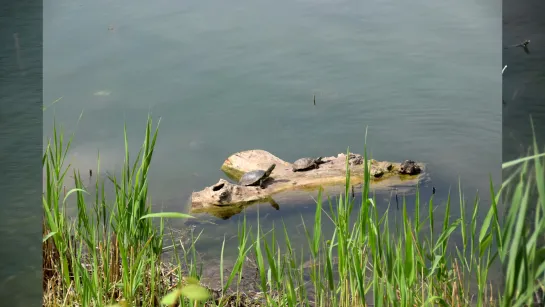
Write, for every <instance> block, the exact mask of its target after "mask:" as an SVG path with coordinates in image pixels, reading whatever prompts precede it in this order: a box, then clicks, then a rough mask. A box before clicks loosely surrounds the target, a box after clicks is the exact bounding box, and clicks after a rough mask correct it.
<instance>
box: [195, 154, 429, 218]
mask: <svg viewBox="0 0 545 307" xmlns="http://www.w3.org/2000/svg"><path fill="white" fill-rule="evenodd" d="M346 160H347V156H346V154H342V153H341V154H338V155H337V156H332V157H325V158H323V159H322V163H321V164H320V165H319V167H318V168H317V169H311V170H307V171H298V172H293V170H292V164H291V163H289V162H286V161H284V160H282V159H280V158H278V157H276V156H274V155H273V154H271V153H269V152H267V151H264V150H248V151H242V152H238V153H235V154H233V155H231V156H230V157H229V158H227V159H226V160H225V162H224V163H223V165H222V167H221V169H222V171H224V172H225V173H226V174H227V175H228V177H230V178H232V179H234V180H236V181H237V182H238V179H239V178H240V177H241V176H242V174H244V173H246V172H248V171H252V170H258V169H260V170H265V169H267V168H268V167H269V166H270V165H271V164H273V163H274V164H276V168H275V169H274V171H273V172H272V174H271V176H270V178H268V180H266V182H265V184H264V188H261V187H259V186H257V187H254V186H241V185H238V184H237V183H231V182H229V181H227V180H224V179H220V180H219V181H218V183H216V184H214V185H212V186H210V187H207V188H205V189H203V190H201V191H198V192H193V193H192V195H191V212H193V213H195V212H197V213H198V212H206V211H209V210H213V211H226V212H227V211H229V212H231V211H232V209H235V208H239V209H240V210H238V209H237V210H235V211H241V210H242V208H243V207H246V206H248V205H250V204H253V203H264V202H269V203H271V204H272V205H273V207H275V208H277V206H278V205H275V201H274V200H273V199H272V197H271V196H272V195H274V194H278V193H280V192H286V191H293V190H315V189H317V188H319V187H324V186H336V185H337V186H338V185H344V184H345V182H346ZM363 160H364V159H363V157H362V156H361V155H358V154H352V153H351V154H350V157H349V165H348V168H349V169H350V174H351V178H350V182H351V184H352V185H355V184H360V183H362V181H363V173H364V165H363ZM368 162H369V169H370V172H371V179H372V182H373V183H377V182H383V183H385V182H387V181H389V180H391V179H394V178H397V180H393V181H395V182H400V180H401V179H408V180H409V181H412V183H414V184H416V182H417V180H418V177H419V176H420V175H421V174H422V172H421V171H422V170H423V169H424V165H423V164H421V163H413V164H412V167H409V168H407V167H405V168H404V167H402V166H403V163H392V162H384V161H383V162H380V161H376V160H373V159H371V160H370V161H368ZM406 162H407V161H406ZM409 163H411V162H410V161H409ZM415 169H416V172H417V173H418V174H417V175H412V176H409V175H403V174H402V173H403V172H404V171H406V170H409V171H415ZM400 176H401V178H400ZM403 177H404V178H403ZM382 186H385V185H382ZM226 207H229V208H226ZM228 215H231V214H228Z"/></svg>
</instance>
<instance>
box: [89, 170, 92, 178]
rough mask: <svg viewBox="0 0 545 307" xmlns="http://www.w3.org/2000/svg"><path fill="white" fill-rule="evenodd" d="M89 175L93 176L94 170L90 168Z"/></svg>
mask: <svg viewBox="0 0 545 307" xmlns="http://www.w3.org/2000/svg"><path fill="white" fill-rule="evenodd" d="M89 177H93V170H92V169H89Z"/></svg>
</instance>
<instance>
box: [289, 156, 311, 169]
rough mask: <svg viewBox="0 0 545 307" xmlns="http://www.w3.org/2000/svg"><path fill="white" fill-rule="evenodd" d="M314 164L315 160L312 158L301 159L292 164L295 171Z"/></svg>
mask: <svg viewBox="0 0 545 307" xmlns="http://www.w3.org/2000/svg"><path fill="white" fill-rule="evenodd" d="M315 162H316V159H314V158H301V159H299V160H297V161H295V162H293V169H295V170H303V169H306V168H308V167H310V166H312V165H314V163H315Z"/></svg>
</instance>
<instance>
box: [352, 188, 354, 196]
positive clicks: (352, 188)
mask: <svg viewBox="0 0 545 307" xmlns="http://www.w3.org/2000/svg"><path fill="white" fill-rule="evenodd" d="M352 198H354V186H352Z"/></svg>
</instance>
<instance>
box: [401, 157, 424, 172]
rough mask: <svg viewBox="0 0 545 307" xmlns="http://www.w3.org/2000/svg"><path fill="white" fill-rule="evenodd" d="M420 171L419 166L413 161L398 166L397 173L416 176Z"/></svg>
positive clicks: (406, 161)
mask: <svg viewBox="0 0 545 307" xmlns="http://www.w3.org/2000/svg"><path fill="white" fill-rule="evenodd" d="M420 171H421V169H420V166H419V165H418V164H416V162H414V161H413V160H405V161H403V162H402V163H401V164H400V165H399V172H400V173H401V174H407V175H416V174H418V173H420Z"/></svg>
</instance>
